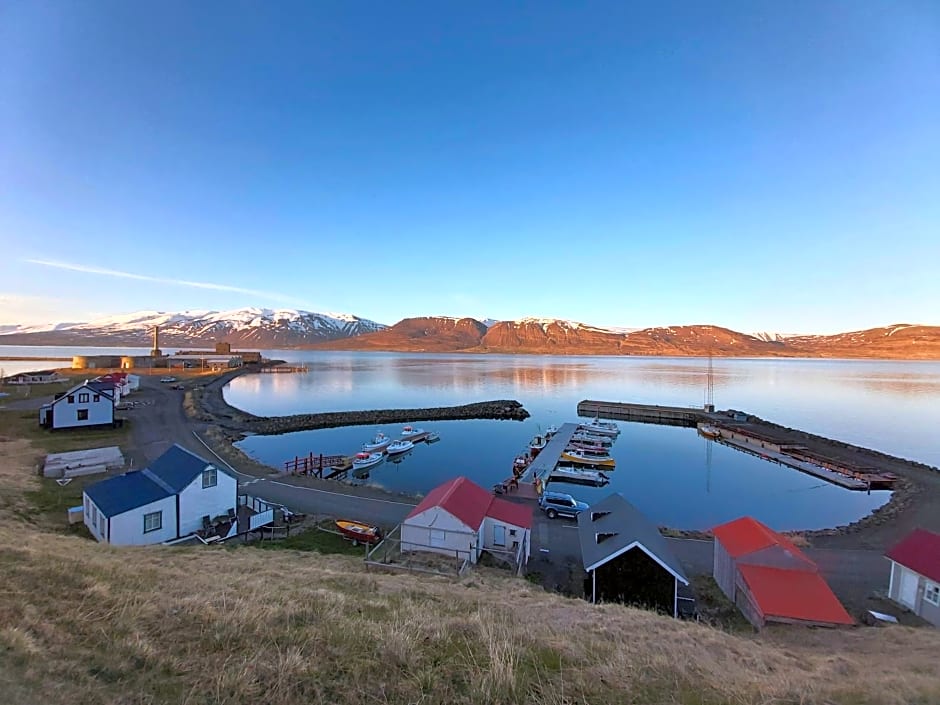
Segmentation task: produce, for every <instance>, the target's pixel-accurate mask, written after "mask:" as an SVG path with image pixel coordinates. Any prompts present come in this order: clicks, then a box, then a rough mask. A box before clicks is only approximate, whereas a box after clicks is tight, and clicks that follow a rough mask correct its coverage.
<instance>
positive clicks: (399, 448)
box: [385, 441, 415, 455]
mask: <svg viewBox="0 0 940 705" xmlns="http://www.w3.org/2000/svg"><path fill="white" fill-rule="evenodd" d="M414 447H415V444H414V443H412V442H411V441H393V442H392V443H390V444H389V445H388V447H387V448H386V449H385V452H386V453H388V454H389V455H399V454H401V453H407V452H408V451H409V450H411V449H412V448H414Z"/></svg>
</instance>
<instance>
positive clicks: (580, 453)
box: [561, 448, 617, 468]
mask: <svg viewBox="0 0 940 705" xmlns="http://www.w3.org/2000/svg"><path fill="white" fill-rule="evenodd" d="M561 460H563V461H567V462H569V463H577V464H578V465H594V466H596V467H601V468H613V467H614V466H615V465H616V464H617V462H616V461H615V460H614V459H613V458H612V457H610V455H608V454H607V451H605V450H599V451H598V450H588V449H586V448H572V449H569V450H566V451H565V452H564V453H562V454H561Z"/></svg>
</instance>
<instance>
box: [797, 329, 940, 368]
mask: <svg viewBox="0 0 940 705" xmlns="http://www.w3.org/2000/svg"><path fill="white" fill-rule="evenodd" d="M786 343H787V345H788V346H793V347H799V348H802V349H805V350H806V352H807V354H808V355H809V356H812V357H873V358H896V359H908V360H910V359H931V360H936V359H938V358H940V326H920V325H910V324H906V323H898V324H895V325H892V326H885V327H883V328H870V329H868V330H860V331H854V332H851V333H837V334H836V335H809V336H799V337H796V338H788V339H787V341H786Z"/></svg>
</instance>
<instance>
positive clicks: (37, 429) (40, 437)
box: [0, 409, 130, 453]
mask: <svg viewBox="0 0 940 705" xmlns="http://www.w3.org/2000/svg"><path fill="white" fill-rule="evenodd" d="M129 434H130V422H129V421H128V420H125V421H124V425H123V426H122V427H121V428H111V427H110V426H105V427H102V428H74V429H60V430H58V431H50V430H47V429H45V428H42V427H41V426H40V425H39V411H38V410H30V411H20V410H12V409H0V435H2V436H6V437H8V438H23V439H26V440H28V441H30V442H31V443H32V444H33V445H34V446H35V447H37V448H41V449H42V450H44V451H46V452H47V453H66V452H68V451H72V450H86V449H88V448H101V447H102V446H121V445H123V444H124V443H126V441H127V439H128V437H129Z"/></svg>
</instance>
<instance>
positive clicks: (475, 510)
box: [401, 477, 532, 565]
mask: <svg viewBox="0 0 940 705" xmlns="http://www.w3.org/2000/svg"><path fill="white" fill-rule="evenodd" d="M531 533H532V509H531V507H527V506H524V505H521V504H516V503H514V502H508V501H506V500H504V499H500V498H499V497H494V496H493V495H492V494H490V493H489V492H487V491H486V490H485V489H483V488H482V487H480V486H479V485H477V484H476V483H474V482H472V481H471V480H468V479H467V478H466V477H457V478H454V479H453V480H449V481H448V482H445V483H444V484H443V485H438V486H437V487H435V488H434V489H433V490H431V491H430V492H428V494H427V496H426V497H425V498H424V499H423V500H422V501H421V503H420V504H419V505H418V506H417V507H415V508H414V509H413V510H412V511H411V513H410V514H409V515H408V516H407V517H406V518H405V520H404V521H403V522H402V524H401V550H402V551H403V552H404V551H427V552H431V553H440V554H443V555H445V556H454V557H456V558H461V559H469V560H470V562H471V563H476V562H477V560H478V559H479V557H480V552H481V551H484V550H489V551H491V552H498V553H501V554H502V555H507V554H512V555H513V556H515V560H516V564H517V565H522V564H524V563H526V562H527V561H528V558H529V547H530V539H531Z"/></svg>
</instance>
